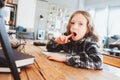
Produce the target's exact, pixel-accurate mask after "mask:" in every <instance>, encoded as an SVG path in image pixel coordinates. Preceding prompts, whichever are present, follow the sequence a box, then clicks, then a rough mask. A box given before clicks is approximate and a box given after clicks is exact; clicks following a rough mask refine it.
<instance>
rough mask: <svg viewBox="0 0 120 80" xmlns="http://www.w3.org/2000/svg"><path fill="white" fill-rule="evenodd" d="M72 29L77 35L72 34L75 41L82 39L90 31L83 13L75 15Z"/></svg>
mask: <svg viewBox="0 0 120 80" xmlns="http://www.w3.org/2000/svg"><path fill="white" fill-rule="evenodd" d="M70 31H71V33H72V32H75V33H76V34H77V35H76V36H72V39H73V40H74V41H77V40H80V39H82V38H83V37H84V36H85V34H86V33H88V31H89V30H88V27H87V19H86V18H85V17H84V16H83V15H82V14H76V15H74V16H73V18H72V19H71V22H70Z"/></svg>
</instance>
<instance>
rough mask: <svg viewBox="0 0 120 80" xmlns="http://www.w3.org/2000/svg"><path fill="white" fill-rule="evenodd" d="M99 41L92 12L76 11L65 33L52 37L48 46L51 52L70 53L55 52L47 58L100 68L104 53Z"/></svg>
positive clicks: (69, 63) (88, 67)
mask: <svg viewBox="0 0 120 80" xmlns="http://www.w3.org/2000/svg"><path fill="white" fill-rule="evenodd" d="M97 42H98V37H97V35H96V34H95V31H94V25H93V22H92V20H91V17H90V14H89V13H88V12H86V11H76V12H75V13H73V14H72V16H71V17H70V20H69V22H68V25H67V31H66V32H65V34H64V35H61V36H60V37H58V38H52V39H51V40H50V41H49V42H48V43H47V46H46V48H47V50H48V51H50V52H60V51H64V52H66V53H68V54H67V55H66V56H65V55H61V54H56V53H54V54H49V55H47V58H48V59H50V60H55V61H59V62H65V63H66V64H67V65H70V66H74V67H79V68H87V69H97V70H100V69H102V55H101V53H100V52H99V50H98V48H99V47H98V45H97Z"/></svg>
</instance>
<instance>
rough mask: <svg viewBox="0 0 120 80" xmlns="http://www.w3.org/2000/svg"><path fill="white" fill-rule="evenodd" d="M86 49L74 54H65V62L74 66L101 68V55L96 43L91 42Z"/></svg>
mask: <svg viewBox="0 0 120 80" xmlns="http://www.w3.org/2000/svg"><path fill="white" fill-rule="evenodd" d="M86 50H87V51H86V52H83V53H79V54H78V55H75V56H72V55H67V61H66V63H67V64H68V65H71V66H74V67H81V68H88V69H98V70H100V69H102V55H101V53H100V52H98V47H97V45H93V44H92V45H90V46H89V47H88V48H87V49H86Z"/></svg>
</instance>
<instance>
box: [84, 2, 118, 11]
mask: <svg viewBox="0 0 120 80" xmlns="http://www.w3.org/2000/svg"><path fill="white" fill-rule="evenodd" d="M117 5H119V6H120V0H85V8H87V9H89V8H103V7H106V6H117Z"/></svg>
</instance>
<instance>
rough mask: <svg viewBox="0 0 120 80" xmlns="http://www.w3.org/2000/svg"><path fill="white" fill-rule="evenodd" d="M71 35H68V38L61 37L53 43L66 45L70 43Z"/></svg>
mask: <svg viewBox="0 0 120 80" xmlns="http://www.w3.org/2000/svg"><path fill="white" fill-rule="evenodd" d="M72 35H73V34H70V35H68V36H65V35H62V36H60V37H58V38H56V39H55V42H57V43H59V44H66V43H68V42H70V40H69V38H70V37H71V36H72Z"/></svg>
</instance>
